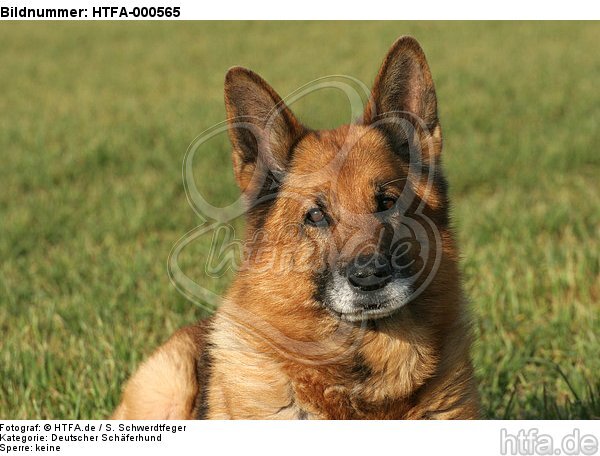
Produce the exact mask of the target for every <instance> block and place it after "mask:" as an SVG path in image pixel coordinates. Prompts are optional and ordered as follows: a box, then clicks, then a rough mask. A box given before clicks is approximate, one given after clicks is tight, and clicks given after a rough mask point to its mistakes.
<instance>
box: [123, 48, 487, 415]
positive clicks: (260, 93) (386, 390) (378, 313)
mask: <svg viewBox="0 0 600 456" xmlns="http://www.w3.org/2000/svg"><path fill="white" fill-rule="evenodd" d="M225 105H226V109H227V115H228V118H229V121H228V122H229V124H228V125H229V126H228V131H229V136H230V139H231V143H232V146H233V154H232V155H233V169H234V174H235V177H236V180H237V183H238V184H239V187H240V189H241V191H242V195H243V197H244V199H245V202H246V204H247V206H246V207H247V223H246V233H245V234H246V241H248V243H249V244H248V245H249V246H250V247H249V248H247V249H246V250H245V252H244V259H243V263H242V267H241V268H240V270H239V271H238V273H237V277H236V279H235V281H234V283H233V285H232V286H231V288H230V290H229V292H228V293H227V295H226V297H225V298H224V301H223V303H222V304H221V305H220V307H219V309H218V310H217V312H216V313H215V314H214V315H213V316H212V317H211V318H209V319H207V320H203V321H200V322H199V323H197V324H196V325H193V326H190V327H186V328H183V329H180V330H179V331H177V332H176V333H175V334H174V335H173V336H172V337H171V338H170V339H169V340H168V341H167V342H166V343H165V344H164V345H163V346H161V347H159V348H158V349H157V350H156V351H155V352H154V354H153V355H152V356H151V357H150V358H149V359H148V360H147V361H145V362H144V363H143V364H142V365H141V367H139V369H138V370H137V372H135V374H134V375H133V377H132V378H131V379H130V380H129V381H128V383H127V384H126V386H125V388H124V393H123V397H122V402H121V403H120V405H119V406H118V408H117V409H116V411H115V412H114V415H113V418H116V419H167V418H169V419H196V418H200V419H470V418H477V417H479V413H480V411H479V397H478V392H477V385H476V383H475V380H474V376H473V367H472V364H471V360H470V353H469V351H470V346H471V330H470V324H469V318H468V312H467V308H466V301H465V299H464V296H463V292H462V289H461V278H460V272H459V268H458V264H457V263H458V257H459V254H458V251H457V247H456V243H455V241H454V238H453V234H452V230H451V227H450V223H449V202H448V187H447V183H446V180H445V178H444V176H443V174H442V173H441V169H440V154H441V150H442V133H441V128H440V123H439V120H438V115H437V99H436V93H435V89H434V84H433V80H432V77H431V73H430V70H429V66H428V64H427V61H426V59H425V55H424V53H423V50H422V49H421V47H420V46H419V44H418V43H417V41H416V40H415V39H413V38H411V37H402V38H400V39H398V40H397V41H396V42H395V43H394V44H393V46H392V47H391V49H390V50H389V52H388V54H387V56H386V57H385V59H384V61H383V64H382V66H381V68H380V70H379V73H378V74H377V76H376V79H375V83H374V86H373V88H372V91H371V94H370V98H369V100H368V103H367V106H366V108H365V110H364V112H363V114H362V117H361V118H360V119H359V120H357V121H356V122H355V123H353V124H351V125H344V126H342V127H339V128H337V129H334V130H327V131H315V130H310V129H308V128H306V127H305V126H303V125H302V124H301V123H300V122H299V121H298V120H297V119H296V117H295V116H294V114H293V113H292V111H291V110H290V109H289V107H288V106H286V104H285V103H284V102H283V100H282V99H281V98H280V97H279V95H278V94H277V93H276V92H275V91H274V90H273V89H272V88H271V87H270V86H269V85H268V84H267V83H266V82H265V81H264V80H263V79H262V78H261V77H259V76H258V75H257V74H255V73H253V72H252V71H250V70H247V69H245V68H241V67H234V68H231V69H230V70H229V72H228V73H227V75H226V77H225ZM274 256H275V257H277V258H278V259H280V260H278V261H277V262H276V263H277V265H275V262H273V257H274Z"/></svg>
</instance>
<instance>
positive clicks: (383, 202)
mask: <svg viewBox="0 0 600 456" xmlns="http://www.w3.org/2000/svg"><path fill="white" fill-rule="evenodd" d="M396 201H398V199H397V198H394V197H393V196H387V195H383V196H380V197H379V198H378V206H379V207H378V208H377V212H384V211H388V210H390V209H392V208H393V207H394V206H395V205H396Z"/></svg>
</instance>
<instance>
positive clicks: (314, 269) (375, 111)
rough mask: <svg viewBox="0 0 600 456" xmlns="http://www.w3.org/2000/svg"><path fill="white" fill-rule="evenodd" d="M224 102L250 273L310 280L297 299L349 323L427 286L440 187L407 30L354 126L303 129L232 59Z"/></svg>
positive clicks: (417, 50)
mask: <svg viewBox="0 0 600 456" xmlns="http://www.w3.org/2000/svg"><path fill="white" fill-rule="evenodd" d="M225 103H226V108H227V114H228V117H229V122H230V126H229V134H230V138H231V142H232V144H233V165H234V173H235V177H236V179H237V182H238V184H239V186H240V188H241V189H242V192H243V194H244V197H245V199H246V201H247V204H248V222H247V225H248V231H247V246H248V249H247V251H246V259H245V261H246V265H245V266H246V270H245V272H244V273H245V274H249V275H250V277H252V278H251V280H254V281H256V282H260V284H261V285H262V287H263V288H264V289H268V290H271V291H272V292H273V293H275V294H280V293H284V294H285V295H286V296H287V295H293V294H294V292H293V291H290V290H297V295H298V296H299V297H302V296H304V295H303V293H304V292H305V290H310V299H308V298H307V299H306V301H307V302H310V303H311V305H317V306H321V307H322V308H324V309H327V310H328V311H329V312H330V313H332V314H334V315H335V316H338V317H340V318H342V319H345V320H350V321H362V320H368V319H375V318H382V317H386V316H389V315H391V314H392V313H394V312H395V311H396V310H397V309H399V308H400V307H403V306H405V305H406V304H407V303H409V302H410V301H411V300H412V298H413V297H414V296H415V295H416V294H418V290H420V289H421V288H422V287H423V286H426V285H427V283H426V282H427V278H428V277H430V276H431V272H432V271H433V269H434V263H435V261H436V259H439V258H438V254H439V252H440V249H441V248H442V246H441V243H440V236H439V233H440V232H442V233H443V230H444V229H445V228H446V226H447V223H448V220H447V213H448V207H447V199H446V193H447V189H446V183H445V180H444V178H443V176H442V175H441V173H440V169H439V163H438V162H439V154H440V152H441V130H440V125H439V122H438V116H437V102H436V95H435V89H434V85H433V80H432V77H431V73H430V71H429V67H428V65H427V62H426V59H425V56H424V54H423V51H422V49H421V47H420V46H419V44H418V43H417V42H416V41H415V40H414V39H413V38H410V37H403V38H400V39H399V40H398V41H396V43H394V45H393V46H392V48H391V49H390V51H389V52H388V54H387V56H386V58H385V60H384V62H383V64H382V66H381V69H380V71H379V73H378V75H377V77H376V80H375V83H374V86H373V89H372V92H371V97H370V100H369V103H368V105H367V107H366V109H365V111H364V113H363V116H362V118H361V119H360V120H358V121H357V122H356V123H355V124H352V125H346V126H343V127H340V128H338V129H335V130H328V131H313V130H310V129H308V128H306V127H304V126H303V125H302V124H301V123H300V122H299V121H298V120H297V119H296V117H295V116H294V114H293V113H292V111H291V110H290V109H289V108H288V107H287V106H286V105H285V103H284V102H283V101H282V99H281V98H280V97H279V95H277V93H276V92H275V91H274V90H273V89H272V88H271V87H270V86H269V85H268V84H267V83H266V82H265V81H264V80H263V79H261V78H260V77H259V76H258V75H256V74H255V73H253V72H252V71H250V70H247V69H244V68H240V67H235V68H232V69H231V70H229V72H228V73H227V76H226V80H225ZM440 230H441V231H440ZM442 237H443V236H442ZM436 239H437V241H436Z"/></svg>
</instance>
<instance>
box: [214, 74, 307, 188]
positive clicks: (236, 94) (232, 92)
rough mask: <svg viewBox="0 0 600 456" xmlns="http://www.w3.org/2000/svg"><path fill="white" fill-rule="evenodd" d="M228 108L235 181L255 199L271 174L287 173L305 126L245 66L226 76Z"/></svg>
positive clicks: (267, 85)
mask: <svg viewBox="0 0 600 456" xmlns="http://www.w3.org/2000/svg"><path fill="white" fill-rule="evenodd" d="M225 108H226V110H227V116H228V118H229V119H228V122H229V138H230V139H231V143H232V146H233V154H232V158H233V171H234V174H235V178H236V180H237V182H238V185H239V186H240V188H241V189H242V191H243V192H244V193H245V194H246V196H248V197H250V198H252V197H255V196H257V192H259V191H260V189H261V188H262V187H263V186H264V183H265V179H267V178H268V176H269V175H274V176H277V175H278V174H281V173H283V172H284V171H285V168H286V166H287V164H288V160H289V154H290V150H291V149H292V147H293V145H294V143H295V142H296V141H297V140H298V138H299V137H300V136H301V135H302V133H303V132H304V127H303V126H302V124H300V122H298V120H296V117H295V116H294V114H293V113H292V111H291V110H290V109H289V108H288V107H287V106H286V104H285V103H284V102H283V100H282V99H281V97H280V96H279V95H278V94H277V92H275V90H273V88H272V87H271V86H270V85H269V84H267V82H266V81H265V80H264V79H262V78H261V77H260V76H259V75H257V74H256V73H254V72H253V71H250V70H248V69H246V68H242V67H233V68H231V69H230V70H229V71H228V72H227V75H226V76H225Z"/></svg>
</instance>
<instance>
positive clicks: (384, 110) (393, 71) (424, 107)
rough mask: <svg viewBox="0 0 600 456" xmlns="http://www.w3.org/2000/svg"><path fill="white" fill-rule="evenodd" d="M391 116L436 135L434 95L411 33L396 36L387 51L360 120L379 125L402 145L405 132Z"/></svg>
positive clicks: (435, 100)
mask: <svg viewBox="0 0 600 456" xmlns="http://www.w3.org/2000/svg"><path fill="white" fill-rule="evenodd" d="M394 119H403V120H407V121H409V122H410V123H411V124H413V125H414V126H415V127H416V128H419V130H420V132H421V133H424V132H425V133H429V134H431V135H435V134H436V132H437V134H438V135H439V128H437V127H439V121H438V115H437V98H436V94H435V87H434V85H433V79H432V77H431V72H430V71H429V65H428V64H427V60H426V58H425V53H424V52H423V49H421V46H420V45H419V43H418V42H417V40H415V39H414V38H412V37H410V36H403V37H401V38H399V39H398V40H397V41H396V42H395V43H394V44H393V45H392V47H391V48H390V50H389V51H388V53H387V55H386V57H385V59H384V61H383V64H382V65H381V68H380V69H379V73H378V74H377V77H376V78H375V83H374V85H373V89H372V91H371V98H370V100H369V104H368V105H367V107H366V109H365V112H364V114H363V118H362V122H363V123H364V124H366V125H372V124H377V125H378V126H381V127H382V129H383V130H384V131H386V133H388V134H390V135H392V136H395V138H394V140H395V141H394V142H395V143H396V144H402V143H404V142H406V132H405V131H401V130H403V128H402V126H401V124H400V123H396V124H395V123H394V121H393V120H394ZM378 121H381V122H378ZM423 127H424V128H423Z"/></svg>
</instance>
